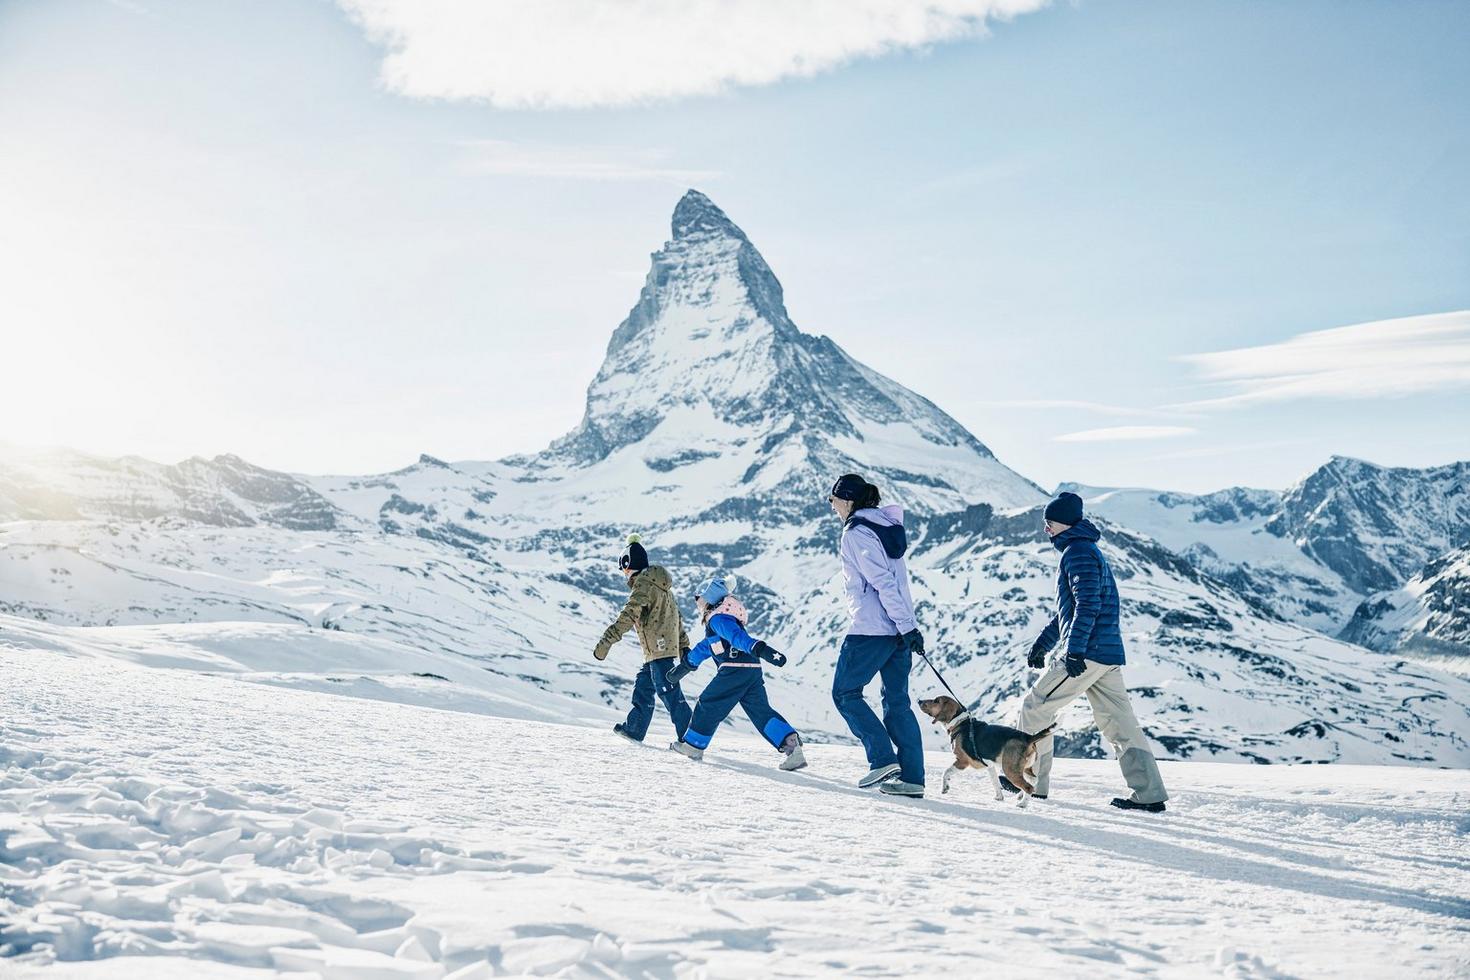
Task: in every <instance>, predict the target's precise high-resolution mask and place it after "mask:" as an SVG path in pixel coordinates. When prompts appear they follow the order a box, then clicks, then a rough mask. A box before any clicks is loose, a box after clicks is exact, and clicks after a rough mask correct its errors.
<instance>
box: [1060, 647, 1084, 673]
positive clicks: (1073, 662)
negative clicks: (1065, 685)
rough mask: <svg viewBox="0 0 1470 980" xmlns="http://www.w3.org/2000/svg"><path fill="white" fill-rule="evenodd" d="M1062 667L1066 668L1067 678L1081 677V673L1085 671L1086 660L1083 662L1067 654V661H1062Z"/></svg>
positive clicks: (1079, 658)
mask: <svg viewBox="0 0 1470 980" xmlns="http://www.w3.org/2000/svg"><path fill="white" fill-rule="evenodd" d="M1064 665H1065V666H1066V668H1067V676H1068V677H1081V676H1082V672H1083V671H1084V670H1086V669H1087V661H1086V660H1083V659H1082V658H1081V657H1078V656H1074V655H1072V654H1070V653H1069V654H1067V659H1066V660H1065V661H1064Z"/></svg>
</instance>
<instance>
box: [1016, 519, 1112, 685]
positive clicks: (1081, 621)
mask: <svg viewBox="0 0 1470 980" xmlns="http://www.w3.org/2000/svg"><path fill="white" fill-rule="evenodd" d="M1101 537H1102V532H1101V531H1099V530H1098V529H1097V528H1096V527H1094V526H1093V524H1092V522H1091V521H1088V520H1082V521H1078V522H1077V523H1076V524H1074V525H1072V526H1071V527H1069V528H1067V530H1065V531H1063V532H1062V533H1061V534H1058V535H1057V536H1056V537H1054V538H1052V539H1051V543H1052V546H1053V547H1055V548H1056V549H1057V550H1058V551H1060V552H1061V553H1062V567H1061V570H1060V571H1059V572H1058V573H1057V614H1056V615H1055V616H1053V617H1052V620H1051V622H1049V623H1047V624H1046V629H1044V630H1042V631H1041V637H1040V638H1039V639H1038V640H1037V641H1036V642H1037V644H1038V645H1040V646H1041V647H1042V648H1043V649H1047V650H1050V649H1051V648H1052V647H1054V646H1056V645H1057V644H1058V643H1062V644H1065V645H1066V650H1067V656H1069V657H1081V658H1083V659H1084V660H1092V661H1096V662H1097V663H1100V664H1121V663H1123V662H1124V661H1123V631H1122V629H1121V627H1120V626H1119V624H1118V586H1117V583H1115V582H1114V581H1113V570H1112V569H1111V568H1109V567H1108V560H1107V559H1106V558H1104V557H1103V553H1102V552H1101V551H1100V550H1099V549H1098V547H1097V542H1098V539H1099V538H1101Z"/></svg>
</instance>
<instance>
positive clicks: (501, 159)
mask: <svg viewBox="0 0 1470 980" xmlns="http://www.w3.org/2000/svg"><path fill="white" fill-rule="evenodd" d="M459 147H460V149H461V151H462V156H461V158H460V161H459V166H460V168H461V169H462V170H463V171H465V172H466V173H473V174H486V175H491V176H499V177H556V178H562V179H568V180H658V181H667V182H669V183H673V184H679V185H682V186H688V185H689V184H703V183H708V182H709V181H711V180H714V179H716V178H718V177H720V176H722V174H721V173H720V172H719V171H718V170H690V169H682V168H679V167H671V166H669V165H668V163H667V158H668V153H667V152H666V151H663V150H649V149H643V148H635V147H621V146H566V145H558V144H553V143H515V142H510V141H507V140H464V141H462V142H460V143H459Z"/></svg>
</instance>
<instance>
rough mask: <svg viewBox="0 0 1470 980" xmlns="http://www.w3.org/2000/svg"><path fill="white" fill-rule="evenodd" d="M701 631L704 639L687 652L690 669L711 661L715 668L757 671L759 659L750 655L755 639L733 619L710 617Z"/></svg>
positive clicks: (717, 616) (722, 615)
mask: <svg viewBox="0 0 1470 980" xmlns="http://www.w3.org/2000/svg"><path fill="white" fill-rule="evenodd" d="M704 632H705V637H704V639H703V640H700V641H699V642H698V643H696V644H695V645H694V649H692V650H690V651H689V665H690V666H691V667H698V666H699V665H700V664H702V663H704V662H705V661H706V660H709V659H711V658H713V659H714V661H715V664H716V665H717V666H719V667H754V668H756V669H757V670H759V669H760V665H761V662H760V659H759V658H758V657H756V655H755V654H753V653H751V652H750V651H751V649H752V648H754V647H755V638H754V637H753V636H751V635H750V634H749V633H747V632H745V627H744V626H741V625H740V620H738V619H736V618H735V617H734V616H729V615H726V614H725V613H719V614H718V615H715V616H711V617H710V618H709V622H708V623H706V624H705V627H704Z"/></svg>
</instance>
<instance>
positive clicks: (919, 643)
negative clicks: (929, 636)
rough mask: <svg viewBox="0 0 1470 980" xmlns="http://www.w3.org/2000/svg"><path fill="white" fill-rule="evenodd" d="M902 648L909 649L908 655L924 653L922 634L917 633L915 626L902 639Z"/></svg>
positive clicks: (917, 629)
mask: <svg viewBox="0 0 1470 980" xmlns="http://www.w3.org/2000/svg"><path fill="white" fill-rule="evenodd" d="M902 639H903V643H904V646H906V647H908V648H909V653H918V654H922V653H923V652H924V634H923V633H920V632H919V628H918V627H917V626H915V627H914V628H913V629H911V630H909V631H908V632H907V633H905V634H904V635H903V637H902Z"/></svg>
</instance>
